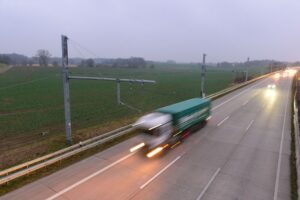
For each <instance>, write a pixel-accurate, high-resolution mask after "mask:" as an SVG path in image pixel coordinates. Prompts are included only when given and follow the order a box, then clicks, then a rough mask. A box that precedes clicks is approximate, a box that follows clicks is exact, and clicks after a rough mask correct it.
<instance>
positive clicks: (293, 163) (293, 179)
mask: <svg viewBox="0 0 300 200" xmlns="http://www.w3.org/2000/svg"><path fill="white" fill-rule="evenodd" d="M297 77H298V74H296V76H295V78H294V80H293V83H292V95H291V98H292V101H291V155H290V187H291V200H298V173H297V157H296V151H297V148H296V136H295V126H294V114H297V113H295V112H294V95H295V94H296V80H297ZM298 159H299V158H298Z"/></svg>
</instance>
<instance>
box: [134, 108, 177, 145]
mask: <svg viewBox="0 0 300 200" xmlns="http://www.w3.org/2000/svg"><path fill="white" fill-rule="evenodd" d="M134 126H135V127H136V129H137V130H139V132H140V133H141V136H140V137H142V140H143V141H144V145H145V146H146V147H147V148H148V149H153V148H155V147H157V146H159V145H163V143H164V142H165V141H167V140H168V138H170V137H171V136H172V129H173V128H172V116H171V115H169V114H164V113H158V112H154V113H150V114H147V115H145V116H143V117H141V118H140V119H139V120H138V121H137V122H136V123H135V124H134Z"/></svg>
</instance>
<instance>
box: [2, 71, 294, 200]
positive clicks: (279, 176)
mask: <svg viewBox="0 0 300 200" xmlns="http://www.w3.org/2000/svg"><path fill="white" fill-rule="evenodd" d="M291 82H292V78H290V77H285V78H283V77H281V78H280V79H279V80H277V81H276V80H274V77H268V78H265V79H263V80H260V81H257V82H255V83H253V84H250V85H248V86H246V87H244V88H241V89H239V90H236V91H234V92H232V93H230V94H228V95H225V96H223V97H222V98H219V99H217V100H215V101H213V108H212V119H211V120H210V121H209V122H208V124H207V125H206V126H205V127H204V128H202V129H201V130H199V131H197V132H196V133H195V134H193V135H191V136H190V137H188V138H187V139H186V140H185V141H184V142H183V143H182V144H180V145H178V146H176V147H175V148H174V149H172V150H170V151H168V152H166V154H164V155H163V156H159V157H156V158H155V157H154V158H151V159H148V158H146V157H144V156H142V155H141V153H140V152H136V153H130V152H129V149H130V148H131V147H132V146H134V145H136V144H137V142H138V136H137V137H134V138H131V139H129V140H127V141H125V142H122V143H120V144H118V145H116V146H113V147H111V148H109V149H107V150H105V151H103V152H100V153H98V154H95V155H93V156H91V157H89V158H87V159H84V160H82V161H80V162H78V163H76V164H74V165H72V166H69V167H67V168H65V169H62V170H60V171H58V172H56V173H54V174H52V175H49V176H47V177H44V178H42V179H40V180H38V181H36V182H33V183H31V184H28V185H26V186H24V187H22V188H20V189H18V190H15V191H13V192H11V193H9V194H7V195H5V196H2V197H1V198H0V199H1V200H6V199H9V200H11V199H47V200H52V199H80V200H85V199H89V200H92V199H97V200H98V199H99V200H100V199H101V200H115V199H116V200H129V199H130V200H137V199H142V200H155V199H162V200H174V199H178V200H185V199H186V200H227V199H228V200H248V199H249V200H268V199H270V200H277V199H278V200H286V199H290V180H289V176H290V173H289V155H290V115H291V110H290V92H291V91H290V87H291ZM270 83H276V85H277V88H276V89H268V88H267V85H268V84H270Z"/></svg>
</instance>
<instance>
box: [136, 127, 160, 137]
mask: <svg viewBox="0 0 300 200" xmlns="http://www.w3.org/2000/svg"><path fill="white" fill-rule="evenodd" d="M141 132H143V133H145V134H148V135H153V136H160V133H159V129H157V128H155V129H152V130H148V129H142V130H141Z"/></svg>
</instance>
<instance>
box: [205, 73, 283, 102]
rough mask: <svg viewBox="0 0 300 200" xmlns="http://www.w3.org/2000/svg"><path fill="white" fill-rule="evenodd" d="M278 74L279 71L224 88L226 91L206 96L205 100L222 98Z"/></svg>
mask: <svg viewBox="0 0 300 200" xmlns="http://www.w3.org/2000/svg"><path fill="white" fill-rule="evenodd" d="M278 72H279V71H275V72H272V73H269V74H265V75H262V76H259V77H257V78H254V79H251V80H249V81H247V82H244V83H240V84H237V85H234V86H232V87H229V88H226V89H224V90H221V91H219V92H216V93H214V94H211V95H208V96H206V98H210V99H216V98H219V97H221V96H223V95H225V94H227V93H230V92H232V91H234V90H237V89H239V88H242V87H244V86H246V85H249V84H251V83H253V82H255V81H258V80H260V79H263V78H265V77H267V76H270V75H272V74H275V73H278Z"/></svg>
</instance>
